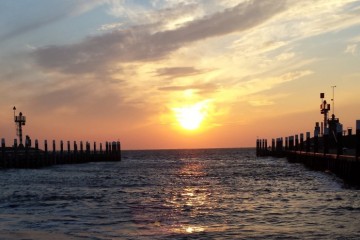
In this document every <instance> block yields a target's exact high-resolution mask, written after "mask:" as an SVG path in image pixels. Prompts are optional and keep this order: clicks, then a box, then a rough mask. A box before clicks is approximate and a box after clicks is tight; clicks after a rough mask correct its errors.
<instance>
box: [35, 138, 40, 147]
mask: <svg viewBox="0 0 360 240" xmlns="http://www.w3.org/2000/svg"><path fill="white" fill-rule="evenodd" d="M35 150H39V140H37V139H35Z"/></svg>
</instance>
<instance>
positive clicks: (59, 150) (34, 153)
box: [0, 139, 121, 168]
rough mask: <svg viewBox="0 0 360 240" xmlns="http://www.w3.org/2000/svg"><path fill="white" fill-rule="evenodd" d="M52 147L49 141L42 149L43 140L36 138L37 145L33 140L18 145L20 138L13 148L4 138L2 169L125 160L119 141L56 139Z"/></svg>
mask: <svg viewBox="0 0 360 240" xmlns="http://www.w3.org/2000/svg"><path fill="white" fill-rule="evenodd" d="M51 145H52V148H51V150H50V148H49V144H48V141H47V140H44V144H43V146H44V147H43V149H40V148H39V141H38V140H35V145H34V147H32V146H31V142H30V140H27V141H26V142H25V145H24V146H23V145H17V141H14V144H13V145H12V146H10V147H7V146H6V142H5V139H1V147H0V149H1V153H0V168H40V167H46V166H51V165H56V164H76V163H86V162H105V161H121V144H120V142H119V141H112V142H105V143H104V145H103V143H100V144H99V145H97V143H96V142H93V143H92V144H91V143H90V142H83V141H79V142H77V141H72V142H71V141H67V142H66V143H65V142H64V141H62V140H61V141H60V142H58V144H57V143H56V141H55V140H53V141H52V144H51Z"/></svg>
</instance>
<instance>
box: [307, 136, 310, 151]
mask: <svg viewBox="0 0 360 240" xmlns="http://www.w3.org/2000/svg"><path fill="white" fill-rule="evenodd" d="M306 152H310V132H306Z"/></svg>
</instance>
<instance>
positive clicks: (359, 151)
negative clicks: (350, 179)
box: [356, 120, 360, 160]
mask: <svg viewBox="0 0 360 240" xmlns="http://www.w3.org/2000/svg"><path fill="white" fill-rule="evenodd" d="M359 157H360V120H356V159H357V160H359Z"/></svg>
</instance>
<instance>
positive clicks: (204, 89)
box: [158, 83, 218, 93]
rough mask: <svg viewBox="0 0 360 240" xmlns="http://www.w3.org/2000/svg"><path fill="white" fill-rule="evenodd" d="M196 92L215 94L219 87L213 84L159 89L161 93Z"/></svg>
mask: <svg viewBox="0 0 360 240" xmlns="http://www.w3.org/2000/svg"><path fill="white" fill-rule="evenodd" d="M190 89H191V90H196V91H197V92H198V93H209V92H214V91H216V90H217V89H218V85H216V84H212V83H206V84H194V85H184V86H168V87H161V88H158V90H160V91H184V90H190Z"/></svg>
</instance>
